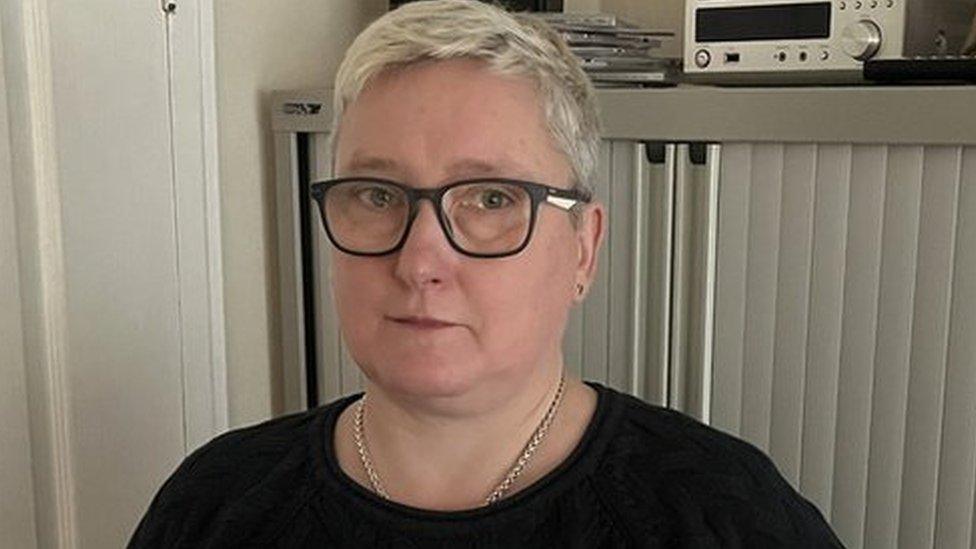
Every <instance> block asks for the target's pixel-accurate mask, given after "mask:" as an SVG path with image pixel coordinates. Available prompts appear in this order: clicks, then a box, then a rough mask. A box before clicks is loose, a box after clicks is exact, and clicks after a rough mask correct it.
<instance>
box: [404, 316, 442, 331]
mask: <svg viewBox="0 0 976 549" xmlns="http://www.w3.org/2000/svg"><path fill="white" fill-rule="evenodd" d="M389 319H390V320H392V321H393V322H395V323H397V324H400V325H402V326H405V327H408V328H416V329H418V330H437V329H441V328H451V327H453V326H457V324H455V323H453V322H447V321H445V320H439V319H436V318H429V317H421V316H407V317H389Z"/></svg>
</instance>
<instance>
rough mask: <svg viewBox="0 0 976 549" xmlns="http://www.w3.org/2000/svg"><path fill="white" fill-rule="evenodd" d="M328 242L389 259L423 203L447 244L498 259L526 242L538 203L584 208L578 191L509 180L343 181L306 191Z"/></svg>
mask: <svg viewBox="0 0 976 549" xmlns="http://www.w3.org/2000/svg"><path fill="white" fill-rule="evenodd" d="M311 194H312V198H314V199H315V201H316V203H317V204H318V206H319V212H320V213H321V216H322V222H323V224H324V225H325V232H326V234H328V236H329V240H331V241H332V244H334V245H335V247H336V248H338V249H339V250H341V251H343V252H345V253H348V254H352V255H359V256H380V255H386V254H391V253H393V252H396V251H398V250H399V249H400V248H402V247H403V244H404V243H405V242H406V241H407V235H408V234H410V227H411V226H412V225H413V222H414V220H415V219H416V218H417V213H418V212H419V211H420V201H421V200H424V199H426V200H430V201H431V203H432V204H433V205H434V211H435V212H437V220H438V221H439V222H440V226H441V229H443V230H444V234H445V235H446V236H447V240H448V242H450V244H451V246H452V247H453V248H454V249H455V250H457V251H458V252H460V253H462V254H464V255H467V256H471V257H485V258H489V257H505V256H510V255H515V254H517V253H519V252H520V251H522V250H523V249H524V248H525V247H526V246H527V245H528V243H529V240H530V239H531V238H532V232H533V229H534V228H535V221H536V215H537V211H538V209H539V205H540V204H550V205H552V206H555V207H557V208H560V209H562V210H564V211H567V212H569V211H572V210H573V208H575V207H576V206H577V205H579V204H581V203H586V202H589V201H590V196H589V195H588V194H587V193H585V192H582V191H579V190H569V189H559V188H556V187H550V186H548V185H542V184H539V183H533V182H530V181H520V180H517V179H501V178H484V179H467V180H464V181H457V182H454V183H450V184H447V185H444V186H442V187H437V188H434V189H417V188H414V187H409V186H407V185H404V184H402V183H398V182H396V181H390V180H388V179H380V178H375V177H344V178H339V179H330V180H328V181H319V182H316V183H313V184H312V185H311Z"/></svg>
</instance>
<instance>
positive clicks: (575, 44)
mask: <svg viewBox="0 0 976 549" xmlns="http://www.w3.org/2000/svg"><path fill="white" fill-rule="evenodd" d="M536 15H538V16H539V17H542V18H543V19H545V20H546V22H548V23H549V24H550V25H552V27H553V28H554V29H556V30H557V31H558V32H559V33H560V34H561V35H562V37H563V39H565V40H566V42H567V43H568V44H569V48H570V49H571V50H572V51H573V53H575V54H576V55H577V57H579V58H580V60H581V62H582V64H583V70H585V71H586V73H587V74H588V75H589V76H590V79H591V80H592V81H593V85H594V86H596V87H598V88H601V87H602V88H619V87H627V88H630V87H645V86H668V85H674V84H675V83H676V81H677V77H678V76H679V75H680V73H681V60H680V59H678V58H676V57H666V56H663V55H662V54H661V46H662V44H665V43H667V42H669V41H673V40H674V39H675V33H674V32H671V31H659V30H648V29H642V28H639V27H637V26H635V25H632V24H629V23H627V22H625V21H622V20H621V19H620V18H618V17H616V16H615V15H612V14H605V13H598V14H576V13H539V14H536Z"/></svg>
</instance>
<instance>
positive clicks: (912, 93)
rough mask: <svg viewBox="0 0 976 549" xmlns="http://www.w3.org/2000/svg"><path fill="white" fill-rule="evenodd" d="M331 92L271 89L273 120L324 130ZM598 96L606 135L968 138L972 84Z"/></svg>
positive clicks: (972, 137) (973, 140)
mask: <svg viewBox="0 0 976 549" xmlns="http://www.w3.org/2000/svg"><path fill="white" fill-rule="evenodd" d="M331 95H332V93H331V90H330V89H328V88H320V89H314V90H299V91H281V92H275V93H274V94H273V95H272V115H271V123H272V128H273V129H274V131H277V132H327V131H329V125H330V124H331V122H332V114H331V113H332V108H331ZM597 97H598V101H599V105H600V112H601V117H602V119H603V127H604V136H606V137H607V138H610V139H638V140H648V141H653V140H661V141H713V142H719V141H721V142H733V141H749V142H758V141H772V142H794V143H879V144H880V143H883V144H945V145H949V144H956V145H960V144H965V145H971V144H976V86H897V87H896V86H843V87H792V88H783V87H776V88H744V87H727V88H722V87H711V86H690V85H689V86H678V87H675V88H648V89H633V90H631V89H605V90H598V92H597ZM289 103H290V104H291V105H290V106H289V107H288V109H287V112H286V104H289ZM303 105H307V106H308V107H307V108H305V107H302V106H303ZM316 106H317V108H318V110H316Z"/></svg>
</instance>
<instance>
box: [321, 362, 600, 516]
mask: <svg viewBox="0 0 976 549" xmlns="http://www.w3.org/2000/svg"><path fill="white" fill-rule="evenodd" d="M560 375H561V374H560V371H558V370H556V371H553V372H549V373H546V375H544V376H540V379H539V380H532V382H531V383H529V382H526V383H524V384H523V387H526V389H525V390H521V391H509V392H507V393H506V394H504V395H501V396H499V397H498V398H497V399H495V400H494V401H492V400H491V399H486V398H484V397H482V398H479V399H473V400H474V401H475V402H477V405H476V406H473V407H472V409H471V410H470V411H468V412H467V413H466V412H465V410H464V409H463V408H462V407H460V406H458V405H457V404H456V403H452V405H451V406H440V407H439V408H438V407H432V406H425V407H419V406H417V405H416V404H415V403H411V402H409V401H406V402H405V401H404V400H402V399H397V398H395V397H393V396H391V395H390V394H388V393H386V392H384V391H382V389H380V388H379V387H376V386H368V387H367V395H368V401H367V403H366V407H365V410H364V412H365V413H364V425H363V431H364V435H365V436H364V438H365V443H366V447H367V451H368V452H369V454H370V457H371V459H372V462H373V466H374V468H375V469H376V472H377V474H378V476H379V477H380V479H381V481H382V483H383V486H384V488H385V489H386V491H387V494H388V495H389V497H390V498H391V499H393V500H394V501H397V502H400V503H403V504H406V505H410V506H413V507H419V508H424V509H436V510H458V509H469V508H474V507H479V506H481V505H483V504H484V501H485V498H486V497H487V496H488V494H489V493H490V492H491V491H492V490H493V489H494V488H495V487H496V486H497V485H498V484H499V483H500V482H501V480H502V479H503V478H504V476H505V475H506V474H507V473H508V472H509V470H510V468H511V466H512V465H513V464H514V462H515V460H516V459H517V458H518V456H519V455H520V454H521V453H522V450H523V448H524V446H525V444H526V443H527V442H528V440H529V439H530V438H531V437H532V435H533V433H534V432H535V430H536V428H537V427H538V426H539V424H540V422H541V421H542V419H543V417H544V416H545V414H546V411H547V409H548V407H549V405H550V403H551V402H552V400H553V397H554V395H555V392H556V388H557V386H558V383H559V376H560ZM595 402H596V397H595V394H594V392H593V390H592V389H590V388H589V387H587V386H585V385H584V384H582V383H581V382H579V381H578V380H576V379H567V380H566V386H565V389H564V395H563V399H562V403H561V405H560V407H559V409H558V410H557V411H556V414H555V416H554V418H553V422H552V425H551V426H550V429H549V432H548V434H547V436H546V438H545V439H544V440H543V442H542V443H541V444H540V446H539V447H538V449H537V450H536V453H535V454H534V455H533V456H532V459H531V461H530V462H529V464H528V465H527V467H526V469H525V471H524V472H523V473H522V475H520V477H519V478H518V479H517V480H516V482H515V483H514V484H513V485H512V487H511V488H510V490H509V491H508V492H507V493H506V496H508V495H511V494H512V493H515V492H517V491H519V490H520V489H522V488H524V487H526V486H528V485H530V484H531V483H532V482H534V481H535V480H538V478H540V477H541V476H543V475H545V474H546V473H547V472H548V471H550V470H551V469H552V468H554V467H555V466H557V465H558V464H559V463H561V462H562V461H563V460H564V459H565V458H566V456H568V455H569V453H570V452H572V450H573V448H575V446H576V443H577V442H578V441H579V438H580V437H582V434H583V431H584V430H585V427H586V425H587V424H588V423H589V419H590V417H591V416H592V413H593V409H594V408H595ZM355 408H356V406H355V405H354V406H350V407H348V408H347V409H346V410H344V412H343V414H342V416H341V417H340V418H339V422H338V423H337V426H336V432H335V437H334V438H335V440H334V442H335V448H336V452H337V455H338V457H339V463H340V466H341V467H342V469H343V471H344V472H345V473H346V474H347V475H349V476H350V477H352V478H353V479H354V480H356V481H357V482H359V483H360V484H363V485H364V486H365V487H367V488H369V489H372V487H371V483H370V482H369V480H368V477H367V475H366V472H365V469H364V468H363V465H362V463H361V460H360V458H359V454H358V450H357V448H356V447H355V443H354V442H353V436H352V433H353V429H354V415H355Z"/></svg>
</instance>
